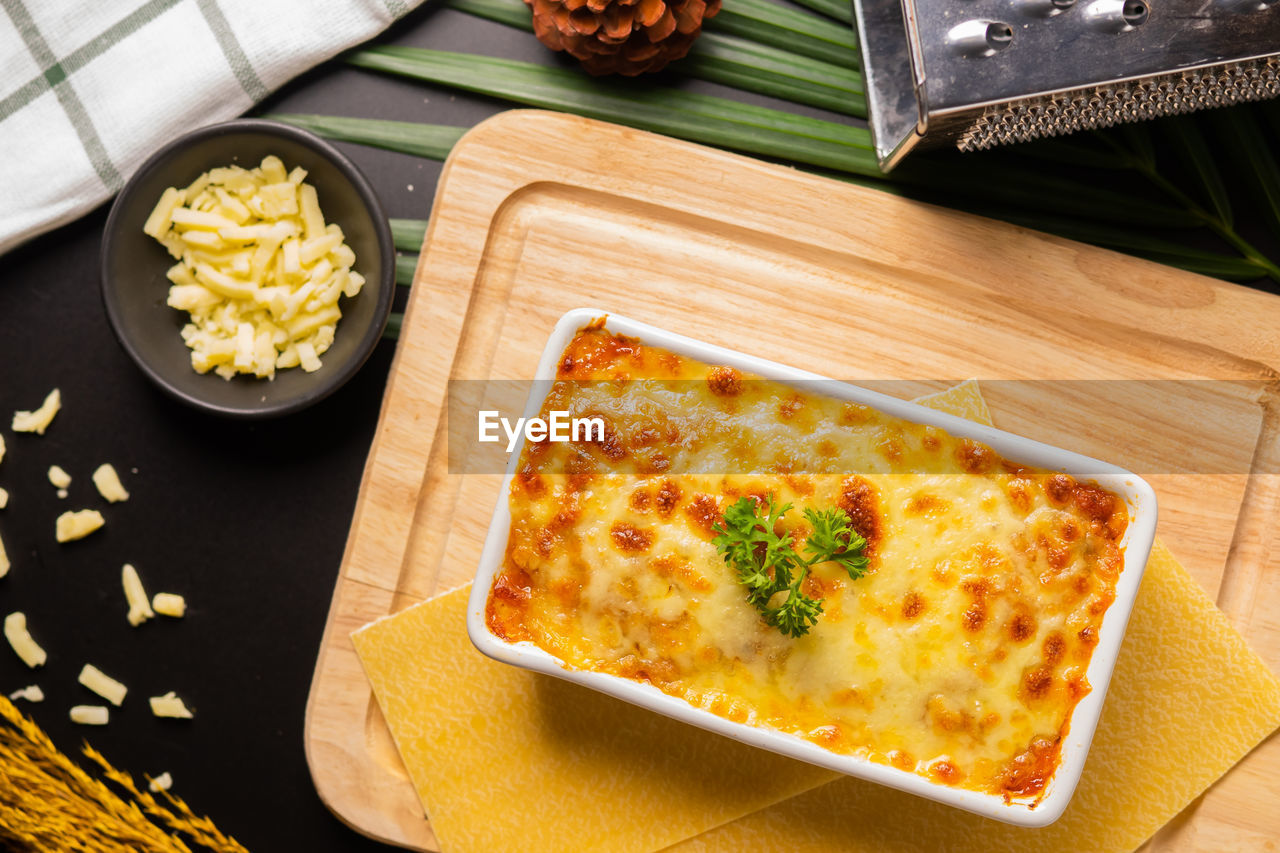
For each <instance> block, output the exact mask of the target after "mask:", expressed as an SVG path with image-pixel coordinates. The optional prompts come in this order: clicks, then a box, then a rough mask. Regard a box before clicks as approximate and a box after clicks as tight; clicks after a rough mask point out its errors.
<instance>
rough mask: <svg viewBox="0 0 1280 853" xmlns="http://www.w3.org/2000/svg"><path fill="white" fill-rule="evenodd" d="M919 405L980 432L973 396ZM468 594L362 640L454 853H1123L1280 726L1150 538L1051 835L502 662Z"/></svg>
mask: <svg viewBox="0 0 1280 853" xmlns="http://www.w3.org/2000/svg"><path fill="white" fill-rule="evenodd" d="M921 402H923V403H925V404H926V405H933V406H935V407H936V408H939V409H944V410H948V411H955V412H957V413H960V414H963V415H966V416H968V417H970V418H972V419H974V420H987V416H986V406H985V403H984V402H983V401H982V397H981V395H980V394H979V393H978V391H977V387H976V385H975V384H972V383H966V384H965V385H962V386H958V387H957V388H956V389H951V390H950V391H949V392H947V393H945V394H942V395H935V397H934V398H932V399H925V400H921ZM467 592H468V588H463V589H459V590H454V591H453V592H450V593H447V594H445V595H442V596H440V597H438V598H434V599H431V600H430V601H426V602H423V603H421V604H418V605H415V606H414V607H410V608H408V609H407V610H404V611H402V612H401V613H398V614H396V615H394V616H390V617H387V618H385V619H382V620H379V621H377V622H374V623H373V624H371V625H368V626H366V627H364V628H361V629H360V630H359V631H357V632H355V633H354V634H353V635H352V640H353V642H354V643H355V647H356V651H357V652H358V654H359V655H360V659H361V661H362V662H363V664H364V667H365V672H366V674H367V675H368V676H369V680H370V682H371V683H372V685H373V690H374V694H375V695H376V697H377V699H378V703H379V704H380V705H381V707H382V711H383V715H384V716H385V717H386V720H387V724H388V725H389V727H390V729H391V733H392V735H393V737H394V738H395V741H396V745H397V747H398V748H399V750H400V755H401V757H402V758H403V759H404V763H405V766H406V768H407V769H408V771H409V774H410V776H411V778H412V779H413V783H414V785H415V787H416V788H417V791H418V795H419V796H420V797H421V799H422V803H423V806H424V808H425V810H426V812H427V815H428V817H429V818H430V820H431V825H432V828H433V829H434V830H435V833H436V836H437V837H438V838H439V839H440V842H441V845H442V846H443V848H444V850H445V851H447V853H467V852H468V851H490V850H521V851H529V853H534V851H542V850H546V851H564V850H574V851H590V850H609V851H620V852H621V851H649V850H656V849H660V848H663V847H666V846H668V845H677V846H676V849H677V850H679V851H681V853H694V852H695V851H696V852H697V853H701V852H702V851H708V852H709V851H715V853H738V851H743V850H788V851H791V850H795V851H908V850H910V851H915V850H920V851H933V850H947V851H949V853H950V851H956V852H957V853H963V851H983V853H986V851H991V853H999V851H1006V850H1017V851H1030V853H1035V851H1045V853H1048V851H1064V853H1066V851H1072V853H1074V851H1081V850H1089V851H1098V853H1103V851H1125V850H1131V849H1133V848H1134V847H1136V846H1138V845H1139V844H1141V843H1142V842H1143V841H1144V840H1145V839H1146V838H1148V837H1149V836H1150V835H1152V834H1153V833H1154V832H1155V831H1156V830H1157V829H1159V828H1160V827H1161V826H1162V825H1163V824H1164V823H1166V822H1167V821H1169V820H1170V819H1171V818H1173V817H1174V816H1175V815H1176V814H1177V813H1178V812H1179V811H1181V810H1182V809H1183V808H1184V807H1185V806H1186V805H1187V804H1188V803H1190V802H1191V801H1192V800H1193V799H1194V798H1195V797H1196V796H1197V795H1199V794H1200V793H1201V792H1202V791H1203V790H1204V789H1205V788H1207V787H1208V786H1209V785H1210V784H1212V783H1213V782H1214V780H1216V779H1217V778H1218V777H1219V776H1221V775H1222V774H1223V773H1225V772H1226V771H1227V770H1228V769H1229V768H1230V767H1231V766H1232V765H1233V764H1235V763H1236V762H1237V761H1239V760H1240V759H1241V758H1242V757H1243V756H1244V755H1245V754H1246V753H1247V752H1248V751H1249V750H1250V749H1252V748H1253V746H1255V745H1256V744H1257V743H1258V742H1259V741H1261V740H1262V739H1263V738H1264V737H1266V736H1267V734H1269V733H1270V732H1271V731H1273V730H1274V729H1275V728H1276V727H1277V726H1278V725H1280V682H1278V681H1277V680H1276V678H1275V677H1274V676H1273V675H1272V674H1271V673H1270V671H1269V670H1268V669H1267V667H1266V665H1265V664H1263V662H1262V661H1261V660H1259V658H1258V657H1257V655H1255V654H1254V653H1253V652H1252V651H1251V650H1250V649H1249V648H1248V646H1247V645H1246V644H1245V642H1244V640H1243V639H1242V638H1241V637H1240V635H1239V634H1237V633H1236V632H1235V631H1234V630H1233V629H1232V628H1231V626H1230V625H1229V624H1228V623H1227V620H1226V617H1224V616H1223V615H1222V613H1221V612H1220V611H1219V610H1218V609H1217V608H1216V607H1215V606H1214V604H1213V602H1212V601H1211V600H1210V599H1209V598H1208V596H1207V595H1205V593H1204V592H1203V590H1201V589H1200V587H1199V586H1198V585H1197V584H1196V583H1195V581H1194V580H1193V579H1192V578H1191V577H1190V575H1188V574H1187V572H1186V570H1185V569H1183V568H1182V566H1181V565H1179V564H1178V562H1177V561H1176V560H1175V559H1174V558H1173V556H1172V555H1171V554H1170V553H1169V552H1168V550H1167V549H1166V548H1165V547H1164V545H1163V544H1161V543H1159V542H1157V543H1156V548H1155V550H1154V551H1153V552H1152V557H1151V560H1150V562H1149V564H1148V566H1147V572H1146V576H1145V577H1144V579H1143V583H1142V588H1141V591H1140V592H1139V595H1138V600H1137V604H1136V605H1135V608H1134V611H1133V616H1132V618H1131V620H1130V624H1129V629H1128V633H1127V636H1126V638H1125V644H1124V648H1123V650H1122V652H1121V655H1120V659H1119V662H1118V664H1117V667H1116V671H1115V675H1114V677H1113V679H1112V683H1111V689H1110V692H1109V694H1108V698H1107V703H1106V707H1105V709H1104V711H1103V715H1102V719H1101V721H1100V722H1099V725H1098V731H1097V735H1096V736H1095V738H1094V742H1093V748H1092V751H1091V752H1090V755H1089V761H1088V764H1087V766H1086V767H1085V771H1084V776H1083V778H1082V780H1081V782H1080V787H1079V788H1078V789H1077V792H1076V795H1075V798H1074V799H1073V801H1072V804H1071V806H1070V807H1069V809H1068V810H1067V813H1066V814H1065V815H1064V816H1063V817H1062V819H1061V820H1059V821H1058V822H1057V823H1055V824H1053V825H1052V826H1050V827H1048V828H1046V829H1021V828H1017V827H1011V826H1006V825H1004V824H999V823H996V822H993V821H989V820H984V819H982V818H978V817H975V816H973V815H970V814H967V813H965V812H961V811H958V810H955V809H951V808H948V807H946V806H941V805H937V804H935V803H931V802H929V801H926V800H921V799H918V798H915V797H912V796H909V795H907V794H902V793H899V792H896V791H893V790H890V789H888V788H883V787H881V786H878V785H873V784H870V783H866V782H862V781H859V780H856V779H849V778H846V777H839V776H837V775H836V774H833V773H831V772H829V771H825V770H820V769H818V768H814V767H810V766H808V765H804V764H800V763H798V762H794V761H791V760H789V759H784V758H780V757H778V756H775V755H773V754H771V753H767V752H764V751H761V750H757V749H753V748H751V747H746V746H743V745H741V744H738V743H736V742H734V741H731V740H728V739H726V738H722V737H719V736H717V735H713V734H710V733H707V732H704V731H702V730H700V729H696V728H693V727H691V726H686V725H683V724H680V723H676V722H674V721H671V720H668V719H666V718H665V717H661V716H659V715H657V714H653V713H651V712H649V711H644V710H641V709H638V708H635V707H633V706H631V705H627V704H625V703H623V702H619V701H617V700H614V699H611V698H609V697H606V696H603V695H601V694H597V693H595V692H593V691H590V690H586V689H584V688H581V687H578V686H576V685H572V684H569V683H568V682H564V681H561V680H559V679H554V678H550V677H547V676H541V675H535V674H532V673H529V672H525V671H523V670H519V669H516V668H514V667H510V666H506V665H504V664H498V663H494V662H492V661H490V660H489V659H488V658H485V657H484V656H482V655H481V654H480V653H479V652H477V651H476V650H475V649H474V647H473V646H472V645H471V643H470V641H469V640H468V639H467V635H466V628H465V617H466V598H467ZM833 779H837V780H838V781H832V780H833Z"/></svg>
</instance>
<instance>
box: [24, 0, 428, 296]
mask: <svg viewBox="0 0 1280 853" xmlns="http://www.w3.org/2000/svg"><path fill="white" fill-rule="evenodd" d="M421 2H422V0H0V254H3V253H4V252H6V251H8V250H9V249H11V248H13V247H14V246H16V245H18V244H19V243H22V242H24V241H26V240H28V239H30V238H31V237H34V236H35V235H37V234H40V233H42V232H44V231H48V230H50V229H52V228H55V227H56V226H58V225H61V224H63V223H65V222H70V221H71V220H73V219H75V218H77V217H79V216H81V215H82V214H84V213H87V212H88V211H90V210H92V209H93V208H94V207H95V206H97V205H98V204H99V203H101V202H102V201H104V200H106V199H107V198H109V197H111V196H112V195H114V194H115V192H116V191H117V190H119V189H120V187H121V186H122V185H123V183H124V181H125V179H126V178H128V176H129V175H130V174H132V172H133V170H134V169H136V168H137V167H138V166H139V165H141V163H142V161H143V160H145V159H146V158H147V156H149V155H150V154H151V153H152V152H153V151H155V150H156V149H157V148H159V147H160V146H161V145H163V144H164V143H165V142H167V141H168V140H170V139H173V138H175V137H177V136H180V135H181V134H183V133H185V132H187V131H190V130H194V129H195V128H197V127H200V126H202V125H206V124H211V123H213V122H216V121H222V120H225V119H229V118H233V117H235V116H237V115H240V114H241V113H243V112H245V111H246V110H247V109H249V107H251V106H253V104H255V103H257V102H258V101H260V100H261V99H262V98H263V97H265V96H266V95H267V93H269V92H270V91H272V90H273V89H275V88H277V87H278V86H280V85H281V84H283V83H285V82H286V81H287V80H289V79H291V78H292V77H295V76H296V75H298V74H300V73H302V72H303V71H305V70H307V69H308V68H311V67H312V66H314V65H317V64H319V63H320V62H323V61H324V60H326V59H328V58H329V57H331V56H333V55H335V54H337V53H339V52H341V51H343V50H345V49H346V48H348V47H351V46H352V45H356V44H359V43H360V42H362V41H365V40H367V39H370V38H372V37H373V36H375V35H377V34H378V33H380V32H382V30H384V29H386V27H387V26H389V25H390V24H391V23H392V22H393V21H394V20H395V19H396V18H398V17H400V16H401V15H403V14H405V13H406V12H408V11H409V10H410V9H412V8H413V7H414V6H417V5H418V4H419V3H421ZM0 278H2V276H0Z"/></svg>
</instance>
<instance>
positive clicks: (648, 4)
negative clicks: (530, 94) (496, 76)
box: [525, 0, 720, 77]
mask: <svg viewBox="0 0 1280 853" xmlns="http://www.w3.org/2000/svg"><path fill="white" fill-rule="evenodd" d="M525 3H527V4H528V5H529V6H531V7H532V8H533V31H534V33H535V34H536V35H537V36H538V41H540V42H542V43H543V44H545V45H546V46H547V47H549V48H551V49H552V50H564V51H567V52H568V53H570V54H571V55H573V56H576V57H577V58H578V59H580V60H582V67H583V68H585V69H586V70H587V71H588V72H589V73H591V74H625V75H627V76H628V77H631V76H635V75H636V74H644V73H646V72H648V71H658V70H660V69H662V68H665V67H666V65H667V63H668V62H672V61H674V60H676V59H680V58H681V57H683V56H684V55H685V54H686V53H688V52H689V48H691V47H693V42H694V40H695V39H697V38H698V34H699V33H701V32H702V20H703V18H710V17H712V16H714V15H715V14H716V12H719V11H720V0H525Z"/></svg>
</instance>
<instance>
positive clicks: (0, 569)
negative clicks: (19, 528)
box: [0, 539, 9, 578]
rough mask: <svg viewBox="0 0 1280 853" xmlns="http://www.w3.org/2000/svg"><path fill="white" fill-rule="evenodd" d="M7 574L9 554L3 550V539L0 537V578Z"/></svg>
mask: <svg viewBox="0 0 1280 853" xmlns="http://www.w3.org/2000/svg"><path fill="white" fill-rule="evenodd" d="M7 574H9V555H8V554H6V553H5V550H4V540H3V539H0V578H2V577H4V576H5V575H7Z"/></svg>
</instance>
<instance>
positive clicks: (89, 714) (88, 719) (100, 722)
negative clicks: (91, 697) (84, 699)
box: [71, 705, 111, 726]
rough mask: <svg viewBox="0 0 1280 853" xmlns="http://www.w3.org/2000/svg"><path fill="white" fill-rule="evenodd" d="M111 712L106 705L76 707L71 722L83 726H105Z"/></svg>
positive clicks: (72, 711)
mask: <svg viewBox="0 0 1280 853" xmlns="http://www.w3.org/2000/svg"><path fill="white" fill-rule="evenodd" d="M110 719H111V712H110V711H108V710H107V708H106V706H105V705H76V706H75V707H73V708H72V709H71V722H73V723H79V724H80V725H82V726H105V725H106V724H107V721H108V720H110Z"/></svg>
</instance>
